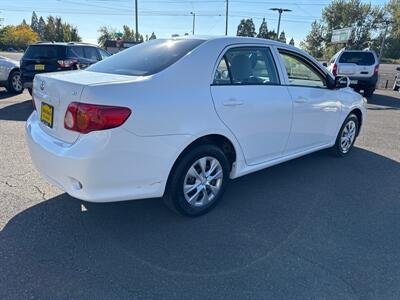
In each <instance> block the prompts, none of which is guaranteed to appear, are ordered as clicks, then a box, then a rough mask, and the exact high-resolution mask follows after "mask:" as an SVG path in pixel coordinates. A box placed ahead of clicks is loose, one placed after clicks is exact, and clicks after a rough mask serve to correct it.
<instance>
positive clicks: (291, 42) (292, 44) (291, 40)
mask: <svg viewBox="0 0 400 300" xmlns="http://www.w3.org/2000/svg"><path fill="white" fill-rule="evenodd" d="M289 45H291V46H295V44H294V39H293V38H291V39H290V41H289Z"/></svg>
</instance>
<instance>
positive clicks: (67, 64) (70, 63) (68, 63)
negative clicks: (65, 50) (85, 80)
mask: <svg viewBox="0 0 400 300" xmlns="http://www.w3.org/2000/svg"><path fill="white" fill-rule="evenodd" d="M77 62H78V61H77V60H76V59H65V60H62V59H61V60H57V63H58V65H59V66H60V67H63V68H69V67H72V66H73V65H74V64H76V63H77Z"/></svg>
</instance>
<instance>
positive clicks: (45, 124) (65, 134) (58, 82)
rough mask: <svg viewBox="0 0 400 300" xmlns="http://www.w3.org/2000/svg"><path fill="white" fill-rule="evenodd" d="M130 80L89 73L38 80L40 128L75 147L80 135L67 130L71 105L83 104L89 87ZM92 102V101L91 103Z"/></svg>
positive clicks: (35, 87) (35, 92) (36, 98)
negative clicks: (86, 89)
mask: <svg viewBox="0 0 400 300" xmlns="http://www.w3.org/2000/svg"><path fill="white" fill-rule="evenodd" d="M130 79H131V78H130V76H124V75H111V74H102V73H94V72H87V71H68V72H57V73H48V74H39V75H36V76H35V79H34V82H33V97H34V101H35V106H36V109H37V111H38V114H39V119H40V121H41V122H40V127H41V128H42V130H43V131H44V132H46V133H47V134H49V135H51V136H53V137H55V138H57V139H59V140H61V141H63V142H65V143H70V144H72V143H74V142H75V141H76V140H77V139H78V137H79V135H80V134H79V133H78V132H75V131H71V130H68V129H65V128H64V117H65V113H66V111H67V108H68V105H69V104H70V103H71V102H87V101H84V100H82V101H81V94H82V91H83V89H84V88H85V87H86V86H88V85H93V84H104V83H112V82H120V81H126V80H130ZM90 100H92V101H93V99H90Z"/></svg>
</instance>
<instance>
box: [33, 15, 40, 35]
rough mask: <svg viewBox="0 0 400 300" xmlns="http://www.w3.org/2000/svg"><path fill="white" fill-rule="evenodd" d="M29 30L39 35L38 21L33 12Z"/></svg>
mask: <svg viewBox="0 0 400 300" xmlns="http://www.w3.org/2000/svg"><path fill="white" fill-rule="evenodd" d="M31 28H32V30H33V31H34V32H36V33H39V19H38V17H37V15H36V13H35V12H34V11H33V12H32V18H31Z"/></svg>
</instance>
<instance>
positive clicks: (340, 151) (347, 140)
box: [332, 114, 359, 157]
mask: <svg viewBox="0 0 400 300" xmlns="http://www.w3.org/2000/svg"><path fill="white" fill-rule="evenodd" d="M358 130H359V120H358V118H357V116H356V115H355V114H350V115H349V116H348V117H347V118H346V120H345V121H344V122H343V125H342V127H341V128H340V131H339V133H338V135H337V138H336V143H335V145H334V146H333V147H332V151H333V153H334V154H335V155H336V156H339V157H342V156H346V155H347V154H349V152H350V151H351V149H352V148H353V146H354V143H355V141H356V138H357V135H358Z"/></svg>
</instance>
